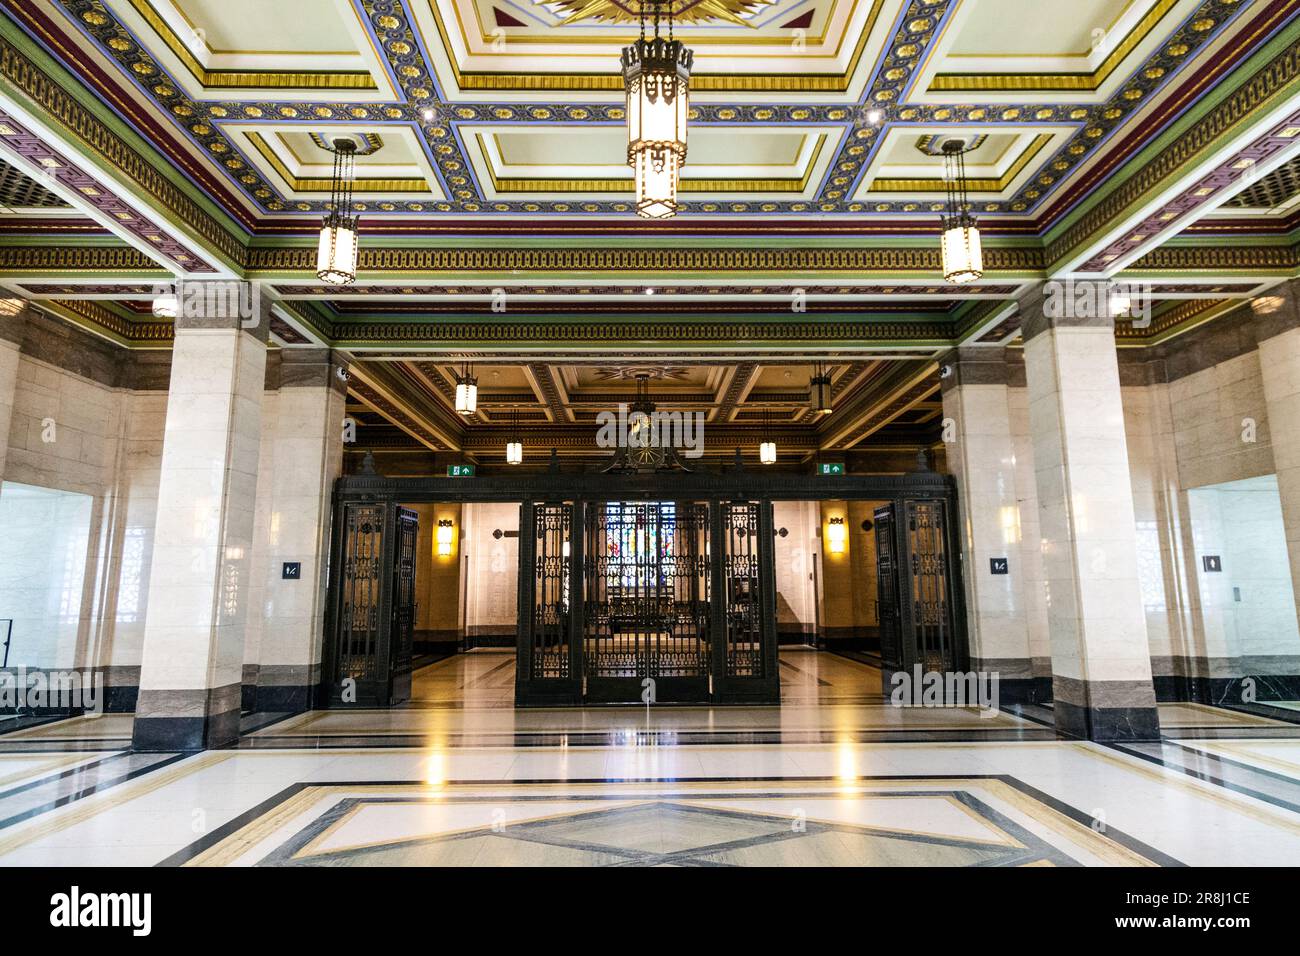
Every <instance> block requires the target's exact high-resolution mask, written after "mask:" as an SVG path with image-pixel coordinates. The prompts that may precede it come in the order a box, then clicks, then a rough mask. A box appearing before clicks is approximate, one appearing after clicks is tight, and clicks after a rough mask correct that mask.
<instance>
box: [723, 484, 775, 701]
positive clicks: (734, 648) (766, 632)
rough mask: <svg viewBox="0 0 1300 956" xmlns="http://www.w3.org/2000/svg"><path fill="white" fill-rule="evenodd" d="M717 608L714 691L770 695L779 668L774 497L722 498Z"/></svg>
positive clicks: (731, 695) (739, 697) (744, 696)
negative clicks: (756, 499)
mask: <svg viewBox="0 0 1300 956" xmlns="http://www.w3.org/2000/svg"><path fill="white" fill-rule="evenodd" d="M715 529H716V530H715V535H716V537H717V541H718V560H717V561H716V562H715V564H714V569H713V570H714V574H715V576H716V580H717V585H716V587H717V593H718V594H719V595H720V596H721V600H719V601H718V602H717V603H716V605H715V608H714V614H715V620H716V621H717V625H716V626H717V629H718V632H719V635H720V640H719V641H718V642H717V645H716V649H715V653H716V654H717V655H718V660H717V662H716V663H715V664H714V693H715V696H716V697H717V698H718V699H721V700H734V701H743V700H770V701H775V700H776V699H777V694H778V677H777V668H776V577H775V560H776V554H775V550H776V549H775V543H774V539H775V534H776V531H775V528H774V527H773V524H772V505H771V503H770V502H754V501H723V502H720V503H719V506H718V513H717V517H716V518H715Z"/></svg>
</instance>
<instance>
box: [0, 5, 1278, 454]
mask: <svg viewBox="0 0 1300 956" xmlns="http://www.w3.org/2000/svg"><path fill="white" fill-rule="evenodd" d="M672 6H673V11H674V19H675V21H676V24H675V30H676V36H677V37H678V38H679V39H681V40H683V41H684V42H685V43H686V44H687V45H688V46H689V47H690V49H691V50H692V51H693V52H694V63H693V67H692V69H691V79H690V111H689V123H688V129H689V138H688V142H689V151H688V154H687V158H686V162H685V165H684V166H683V167H682V170H681V182H680V191H679V198H680V200H681V202H682V208H681V210H680V212H679V213H678V214H677V215H676V216H674V217H673V218H671V219H667V220H662V221H646V220H642V219H638V218H637V217H636V215H634V212H633V202H634V189H633V178H632V171H631V170H630V169H629V167H628V166H627V132H626V128H625V125H626V122H627V118H626V116H625V101H624V93H623V77H622V75H621V73H620V65H619V56H620V50H621V48H622V47H624V46H626V45H627V44H628V43H629V42H630V41H631V40H632V39H633V38H634V37H635V36H636V32H637V27H636V10H637V7H636V5H635V3H634V2H630V0H560V2H549V3H542V2H537V0H277V2H274V3H268V2H263V0H0V9H3V10H4V12H5V13H6V16H5V17H4V18H0V161H2V162H3V163H4V164H5V165H4V166H0V187H2V188H0V283H3V285H4V286H5V287H7V288H8V289H9V290H10V291H11V292H12V293H14V294H16V295H21V296H23V297H25V298H30V299H34V300H36V301H37V302H38V303H39V304H40V305H41V306H42V307H44V308H46V309H48V310H49V311H51V312H54V313H56V314H59V315H62V316H63V317H65V318H67V319H68V320H70V321H73V322H76V323H78V324H80V325H82V326H84V327H86V328H89V329H91V330H92V331H94V332H96V333H97V334H100V335H104V336H106V337H108V338H111V339H113V340H114V341H116V342H118V343H120V344H122V345H125V346H128V347H133V348H160V347H161V348H165V347H167V344H168V342H169V340H170V336H171V326H170V323H169V322H168V321H167V320H163V319H158V318H156V317H155V316H154V315H152V313H151V311H150V308H149V303H150V299H151V297H152V296H153V294H154V291H155V288H156V284H157V283H159V282H161V281H164V280H166V279H168V278H169V277H171V276H181V277H187V278H204V277H214V276H216V277H226V276H230V277H240V278H250V279H256V280H260V281H261V282H262V283H263V289H264V291H265V294H267V295H269V296H270V297H272V299H273V300H275V303H276V304H275V320H274V325H273V332H274V340H275V342H276V344H278V345H280V346H283V347H294V346H310V345H333V346H336V347H339V348H344V349H347V350H349V351H351V352H353V353H354V354H356V355H357V356H358V357H359V358H362V359H363V360H364V361H363V364H362V372H361V374H360V375H359V376H358V377H357V378H356V380H355V382H354V385H355V389H356V391H354V394H353V400H354V401H356V402H361V401H363V398H364V396H362V395H361V394H360V391H359V390H361V389H364V388H370V389H372V390H373V389H375V388H381V387H390V388H396V387H397V386H398V385H399V384H400V385H401V386H402V387H403V388H406V389H409V390H410V392H409V395H408V397H409V398H410V400H411V401H414V400H415V398H414V396H417V395H423V396H424V398H423V399H422V400H427V401H429V402H430V403H431V404H430V405H429V407H428V408H427V409H426V410H425V411H426V414H427V416H431V417H427V419H426V420H425V422H424V425H423V426H421V427H426V428H427V427H430V426H431V425H433V424H436V423H437V421H438V418H437V416H438V415H439V414H441V413H440V412H439V411H438V408H437V403H438V402H439V401H442V399H440V398H438V396H439V395H442V396H443V398H445V390H443V387H442V386H443V385H445V376H441V373H438V374H432V373H431V370H433V369H442V368H445V367H446V366H444V365H443V364H441V363H445V362H448V361H450V362H452V363H454V362H456V361H459V360H461V359H463V358H473V359H475V360H476V361H478V362H479V363H480V364H481V365H482V366H483V367H485V368H492V369H494V370H496V371H497V372H499V373H500V374H502V375H508V376H509V377H510V381H511V382H512V383H513V384H512V385H511V386H510V388H509V389H506V392H510V391H512V390H513V391H514V392H515V393H516V394H519V395H523V394H525V390H523V389H522V388H521V387H520V386H521V383H520V382H518V381H515V379H516V378H518V377H519V376H521V375H522V376H524V379H525V380H526V384H528V386H529V389H530V390H531V391H532V393H533V400H531V405H532V410H533V411H534V412H536V411H537V410H538V409H541V410H542V414H544V415H547V416H551V415H552V414H553V411H554V408H555V407H559V406H557V405H556V404H555V399H554V393H553V392H548V391H547V390H546V388H545V387H543V386H540V385H539V384H538V381H537V379H535V378H530V377H529V376H532V375H534V371H532V370H537V369H540V370H544V376H545V377H546V379H547V380H548V381H550V382H552V383H554V385H555V387H556V388H558V389H560V394H561V395H563V396H567V395H568V394H569V393H568V391H567V386H566V385H565V383H567V382H569V381H570V380H569V378H566V376H568V375H570V374H571V373H572V371H573V369H574V368H579V367H580V368H585V369H588V370H593V369H599V368H601V367H605V366H608V367H613V368H630V367H636V366H637V364H638V363H641V364H645V365H649V366H657V367H661V368H669V367H677V366H682V367H686V368H688V369H690V372H689V378H690V380H691V381H692V382H693V383H695V384H696V385H698V388H697V389H696V390H695V391H693V392H692V393H691V394H692V395H693V396H696V397H699V396H703V395H704V393H705V392H710V391H711V398H710V403H709V405H708V408H709V413H710V414H711V415H713V416H715V417H718V418H719V420H720V421H723V420H725V421H728V422H730V425H734V426H735V427H737V428H741V427H743V425H744V424H745V412H744V408H745V404H746V403H745V401H744V400H739V401H735V400H733V401H732V402H731V404H730V405H728V404H727V401H726V399H727V396H726V395H725V394H721V393H719V391H718V389H719V387H720V383H721V382H722V378H719V377H718V376H723V377H725V375H732V374H734V375H740V374H741V373H740V371H739V370H741V369H744V368H758V369H761V368H763V367H765V365H771V367H772V368H774V369H780V370H781V372H780V374H782V375H784V374H785V373H786V372H791V374H792V375H793V376H794V377H795V378H800V383H799V384H800V385H801V387H802V388H804V389H805V390H806V388H807V375H806V374H804V373H803V372H802V371H798V370H799V369H801V368H802V365H801V364H800V363H804V364H806V363H807V362H808V361H810V360H813V359H817V358H825V359H827V360H829V361H830V362H832V363H833V365H834V368H835V375H836V380H837V382H838V381H839V380H840V378H841V377H843V376H844V375H847V374H848V371H849V370H850V369H859V370H861V369H862V368H872V369H876V371H875V372H873V373H871V374H872V375H879V376H884V378H883V379H882V380H884V379H888V380H890V381H894V378H890V376H894V377H895V378H896V379H897V381H894V383H895V384H896V385H897V388H898V391H897V394H896V395H895V396H893V398H892V399H891V402H889V403H885V404H889V405H890V406H891V407H892V405H897V404H898V403H899V402H900V401H902V400H903V398H905V397H907V396H909V395H911V394H912V393H911V392H910V391H909V389H911V388H912V383H911V382H910V379H909V372H910V371H914V370H915V369H917V368H922V367H924V366H925V365H926V363H928V362H929V361H931V360H933V358H934V357H935V356H936V355H937V354H939V353H940V352H942V351H944V350H946V349H948V348H951V347H952V346H954V345H958V344H975V343H979V344H995V343H1014V342H1015V340H1016V338H1017V335H1018V330H1019V322H1018V317H1017V314H1016V309H1015V301H1016V299H1017V296H1018V295H1019V294H1020V293H1021V292H1022V291H1024V290H1025V289H1026V288H1027V287H1029V286H1030V285H1031V284H1032V283H1035V282H1039V281H1042V280H1043V279H1045V278H1053V277H1060V276H1065V275H1071V274H1080V275H1089V276H1102V277H1110V278H1119V279H1129V280H1136V281H1141V282H1144V283H1149V285H1150V288H1151V290H1152V292H1153V294H1154V296H1155V297H1156V299H1157V300H1158V302H1157V305H1156V308H1155V314H1154V318H1153V321H1152V322H1151V324H1150V325H1149V326H1145V327H1131V326H1128V325H1126V324H1123V323H1122V324H1121V327H1120V329H1119V336H1120V341H1121V344H1123V345H1131V346H1141V345H1145V344H1151V343H1155V342H1158V341H1162V340H1163V339H1165V338H1168V337H1170V336H1172V335H1176V334H1178V333H1179V332H1180V331H1182V330H1184V329H1187V328H1190V327H1193V326H1195V325H1197V324H1200V323H1202V322H1205V321H1208V320H1210V319H1213V318H1215V317H1217V316H1219V315H1221V314H1224V313H1226V312H1228V311H1230V310H1231V309H1232V308H1233V307H1234V306H1235V305H1236V304H1237V303H1239V302H1240V301H1241V300H1242V299H1244V298H1246V297H1248V296H1249V295H1251V294H1253V293H1255V292H1258V291H1259V290H1261V289H1264V288H1267V287H1268V286H1269V285H1271V284H1273V283H1276V282H1278V281H1281V280H1283V279H1286V278H1289V277H1292V276H1295V275H1296V274H1297V271H1298V265H1300V260H1298V258H1297V238H1298V237H1300V188H1298V183H1297V176H1296V163H1297V162H1300V62H1297V58H1298V56H1300V54H1297V45H1298V43H1300V0H1071V2H1069V3H1066V2H1064V0H1061V2H1044V0H754V2H747V0H672ZM339 135H346V136H349V137H351V138H352V139H353V140H354V141H355V142H356V143H357V144H358V145H359V147H360V148H359V150H358V154H357V156H356V159H355V192H354V195H353V204H352V211H353V212H355V213H356V214H358V215H359V217H360V243H361V253H360V261H359V268H358V275H357V279H356V281H355V282H354V283H353V284H351V285H347V286H344V287H335V286H329V285H325V284H323V283H322V282H320V281H319V280H318V279H317V278H316V274H315V273H316V268H315V266H316V249H315V244H316V234H317V231H318V229H319V227H320V222H321V217H322V215H323V214H324V213H325V212H326V209H327V206H328V205H329V202H330V198H331V192H330V190H331V184H332V183H331V170H332V162H333V153H332V152H331V151H330V148H329V147H330V145H331V143H332V141H333V139H334V138H335V137H337V136H339ZM957 138H960V139H961V140H962V142H963V144H964V145H965V147H966V149H967V152H966V153H965V155H964V159H965V162H966V175H967V178H968V185H969V195H970V202H971V209H972V212H973V213H974V214H975V216H976V218H977V220H978V224H979V227H980V229H981V231H982V233H983V242H984V260H985V261H984V275H983V278H982V279H980V280H979V281H978V282H974V283H972V284H970V285H964V286H953V285H950V284H948V283H945V282H944V280H943V276H942V271H941V269H940V257H939V246H938V238H939V234H940V213H941V212H942V211H943V208H944V206H943V204H944V200H945V197H946V183H945V181H944V176H943V169H944V166H943V164H944V157H943V144H944V143H946V142H948V141H949V140H952V139H957ZM754 363H757V364H754ZM773 363H775V364H773ZM724 373H725V375H724ZM753 374H759V373H757V372H755V373H753ZM862 374H863V375H865V374H866V373H865V372H863V373H862ZM708 375H713V376H714V378H712V379H708V382H707V383H706V382H705V381H704V380H703V379H700V380H699V381H698V382H697V379H699V378H700V376H705V378H707V376H708ZM792 380H793V379H792ZM367 381H369V384H366V382H367ZM440 381H441V384H439V383H440ZM583 381H584V382H586V380H585V379H584V380H583ZM848 381H849V380H848V379H846V380H845V382H846V383H847V382H848ZM852 381H857V379H853V380H852ZM623 384H626V382H625V381H624V382H623ZM706 384H707V385H708V386H709V387H708V388H706V387H705V385H706ZM671 385H672V383H671V382H666V383H665V387H669V386H671ZM575 387H576V386H575ZM589 387H594V385H593V383H591V382H586V384H584V385H583V388H589ZM842 387H845V388H848V387H849V385H848V384H845V385H843V386H842ZM853 387H865V386H853ZM485 389H486V390H487V391H491V387H490V386H489V385H487V384H485ZM723 391H724V392H725V389H723ZM403 394H407V393H403ZM607 397H608V396H607ZM877 397H878V396H877ZM389 400H390V401H391V397H390V399H389ZM925 400H927V397H926V396H922V398H921V399H919V401H925ZM791 401H792V402H793V398H791ZM795 404H797V403H795ZM795 404H790V405H789V407H788V408H786V409H785V410H786V411H788V412H789V413H790V415H797V409H796V407H795ZM877 404H880V402H877ZM358 407H360V406H358ZM573 408H574V409H576V410H577V411H578V412H579V413H580V412H581V408H582V406H581V404H577V405H575V406H573ZM776 410H777V409H776V407H775V406H773V408H771V409H769V410H768V411H767V414H769V416H770V415H771V414H772V413H773V412H775V411H776ZM372 411H373V409H372ZM493 414H494V410H493V408H492V406H491V403H490V402H489V403H487V406H486V409H485V413H484V415H483V417H482V421H480V422H478V426H479V427H481V428H484V429H490V428H491V427H493V421H492V417H493ZM836 414H840V413H838V412H837V413H836ZM868 417H869V416H868ZM913 417H914V418H922V417H923V416H919V415H918V416H913ZM390 421H391V418H390ZM832 421H834V416H831V417H830V418H829V419H828V420H827V421H820V422H818V423H817V428H818V429H819V430H820V432H819V434H820V436H821V437H819V438H818V439H817V441H818V442H824V443H826V444H827V445H828V447H829V446H833V445H834V443H835V442H836V441H841V440H847V439H842V438H841V437H840V436H837V435H830V434H829V433H828V430H829V426H830V423H831V422H832ZM905 421H907V422H908V424H909V427H910V425H912V424H916V423H915V422H912V421H910V419H907V420H905ZM547 423H548V424H549V425H550V426H552V427H553V428H558V427H559V426H560V425H561V424H563V423H560V422H556V421H553V420H552V419H551V418H548V419H547ZM461 424H462V427H464V423H463V422H462V423H461ZM537 424H538V425H539V426H540V424H541V423H540V421H539V422H538V423H537ZM574 424H575V423H574V422H569V423H568V425H569V426H572V425H574ZM790 424H791V425H792V426H795V425H798V424H799V422H797V421H791V422H790ZM805 424H806V423H805ZM868 424H869V423H868ZM729 427H730V426H729ZM808 427H811V426H808ZM473 429H474V425H473V424H472V423H471V425H470V427H469V430H470V431H473ZM411 430H412V429H406V434H408V436H409V434H410V432H411ZM443 438H455V441H443V440H441V439H436V438H435V439H434V442H435V443H437V444H441V445H442V446H450V445H452V444H455V443H456V441H459V440H460V439H459V438H456V436H452V435H444V436H443ZM426 444H428V443H427V442H426ZM430 447H432V446H430Z"/></svg>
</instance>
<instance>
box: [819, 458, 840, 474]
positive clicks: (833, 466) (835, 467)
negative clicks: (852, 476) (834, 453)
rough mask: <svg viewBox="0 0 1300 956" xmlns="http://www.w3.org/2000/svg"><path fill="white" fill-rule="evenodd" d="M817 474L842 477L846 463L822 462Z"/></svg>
mask: <svg viewBox="0 0 1300 956" xmlns="http://www.w3.org/2000/svg"><path fill="white" fill-rule="evenodd" d="M817 474H819V475H842V474H844V462H842V461H822V462H818V463H817Z"/></svg>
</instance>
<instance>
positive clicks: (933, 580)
mask: <svg viewBox="0 0 1300 956" xmlns="http://www.w3.org/2000/svg"><path fill="white" fill-rule="evenodd" d="M945 521H946V506H945V503H944V502H943V501H920V500H914V501H909V502H907V553H908V561H909V565H910V566H909V568H908V572H909V575H910V581H911V600H912V632H913V635H914V637H915V641H916V660H917V661H919V663H920V664H921V665H922V666H923V667H924V668H925V669H926V670H933V671H950V670H954V669H955V668H956V664H957V655H956V649H955V647H954V636H953V626H952V606H951V603H950V601H949V589H948V548H947V539H946V534H947V526H946V523H945Z"/></svg>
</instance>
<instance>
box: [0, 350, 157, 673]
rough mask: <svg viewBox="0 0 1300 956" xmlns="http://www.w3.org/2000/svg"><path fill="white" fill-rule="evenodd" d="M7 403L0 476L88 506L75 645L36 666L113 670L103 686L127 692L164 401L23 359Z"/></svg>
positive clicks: (139, 636)
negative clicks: (79, 498) (86, 500)
mask: <svg viewBox="0 0 1300 956" xmlns="http://www.w3.org/2000/svg"><path fill="white" fill-rule="evenodd" d="M40 331H44V330H40ZM0 384H2V383H0ZM12 396H13V399H12V411H11V414H10V416H9V423H8V425H9V427H8V431H7V434H6V436H5V438H6V439H7V441H6V453H5V455H4V458H3V475H2V476H0V477H3V480H4V481H6V482H15V483H18V484H22V485H30V486H35V487H38V488H47V489H54V490H58V491H66V492H75V493H77V494H82V495H87V496H89V497H90V499H91V501H92V507H91V519H90V533H89V536H88V538H87V540H86V545H85V551H84V555H80V557H81V560H82V566H81V569H80V570H81V577H80V580H81V584H82V587H81V594H80V597H79V599H78V600H79V606H80V607H79V611H78V612H77V614H78V617H79V622H78V623H77V624H76V625H75V630H76V638H75V641H74V642H73V643H72V644H71V645H69V646H67V647H66V648H65V649H64V650H60V651H59V652H58V653H57V654H56V655H55V656H56V657H57V660H56V659H53V658H50V659H46V658H42V659H41V660H40V662H39V663H40V665H41V666H59V667H77V668H85V667H110V668H114V669H116V673H115V674H110V677H109V679H108V681H107V683H110V684H112V683H114V682H117V681H121V682H126V683H131V684H133V683H134V681H135V676H136V671H137V669H138V666H139V663H140V648H141V645H142V641H143V628H144V615H145V610H146V607H147V602H148V586H149V584H148V578H149V563H150V560H151V558H152V553H153V529H154V522H155V516H156V512H157V489H158V473H159V468H160V463H161V450H162V433H163V420H164V417H165V414H166V404H167V396H166V393H165V392H161V391H136V390H131V389H126V388H121V387H115V386H112V385H108V384H104V383H103V382H100V381H96V380H94V379H92V378H89V377H86V376H83V375H78V374H75V373H73V372H70V371H66V370H64V369H62V368H60V367H58V366H56V365H54V364H52V363H50V362H47V361H44V360H42V359H40V358H36V357H33V356H32V355H29V354H20V355H19V356H18V359H17V361H16V362H15V363H13V390H12ZM0 493H2V492H0ZM79 550H80V549H79ZM5 611H6V609H5V608H3V607H0V618H3V617H10V616H14V615H13V614H6V613H5ZM24 637H25V635H23V634H22V633H16V634H15V640H14V653H13V654H11V658H10V663H11V665H12V664H15V663H23V662H24V661H23V658H22V654H23V653H24ZM29 650H34V649H30V648H29ZM32 663H36V661H33V662H32Z"/></svg>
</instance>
